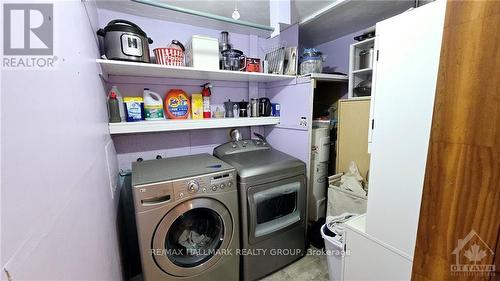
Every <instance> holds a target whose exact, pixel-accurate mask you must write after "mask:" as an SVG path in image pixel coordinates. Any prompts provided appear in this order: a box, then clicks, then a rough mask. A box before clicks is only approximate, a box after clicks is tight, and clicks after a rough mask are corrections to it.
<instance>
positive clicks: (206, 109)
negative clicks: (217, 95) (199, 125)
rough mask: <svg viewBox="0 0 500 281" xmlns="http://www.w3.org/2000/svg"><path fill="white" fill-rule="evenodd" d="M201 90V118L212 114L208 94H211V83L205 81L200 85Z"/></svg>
mask: <svg viewBox="0 0 500 281" xmlns="http://www.w3.org/2000/svg"><path fill="white" fill-rule="evenodd" d="M201 86H202V87H203V90H202V91H201V95H202V96H203V118H210V116H211V115H212V113H211V111H210V96H211V95H212V84H210V83H205V84H203V85H201Z"/></svg>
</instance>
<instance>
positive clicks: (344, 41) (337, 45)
mask: <svg viewBox="0 0 500 281" xmlns="http://www.w3.org/2000/svg"><path fill="white" fill-rule="evenodd" d="M360 33H361V32H354V33H351V34H348V35H346V36H343V37H340V38H338V39H335V40H333V41H330V42H326V43H323V44H320V45H317V46H314V48H316V49H319V50H320V51H321V52H322V53H323V54H324V55H325V56H326V58H325V61H324V62H323V67H329V68H333V71H337V72H342V73H345V74H347V73H348V72H349V46H350V45H351V44H353V43H355V42H356V41H354V39H353V38H354V36H356V35H359V34H360Z"/></svg>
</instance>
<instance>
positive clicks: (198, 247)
mask: <svg viewBox="0 0 500 281" xmlns="http://www.w3.org/2000/svg"><path fill="white" fill-rule="evenodd" d="M232 236H233V220H232V218H231V214H230V213H229V211H228V210H227V208H226V207H225V206H224V205H222V203H220V202H219V201H217V200H214V199H210V198H196V199H192V200H188V201H185V202H183V203H181V204H179V205H177V206H176V207H174V208H173V209H172V210H170V211H169V212H168V213H167V214H166V215H165V216H164V217H163V219H162V220H161V222H160V224H159V225H158V227H157V229H156V231H155V233H154V236H153V241H152V246H153V251H152V253H153V258H154V260H155V262H156V264H157V265H158V266H159V267H160V268H161V269H162V270H163V271H165V272H166V273H167V274H170V275H174V276H193V275H196V274H199V273H201V272H203V271H205V270H207V269H209V268H210V267H212V266H213V265H214V264H215V263H216V262H217V261H218V260H219V259H220V258H222V256H223V255H224V254H226V253H225V252H224V251H221V250H223V249H227V247H228V245H229V244H230V242H231V239H232Z"/></svg>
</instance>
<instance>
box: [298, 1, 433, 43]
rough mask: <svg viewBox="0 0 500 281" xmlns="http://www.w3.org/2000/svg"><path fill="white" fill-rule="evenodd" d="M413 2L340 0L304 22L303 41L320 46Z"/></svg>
mask: <svg viewBox="0 0 500 281" xmlns="http://www.w3.org/2000/svg"><path fill="white" fill-rule="evenodd" d="M427 2H428V1H427ZM414 3H415V1H414V0H377V1H369V0H365V1H359V0H341V1H338V2H337V5H336V6H335V8H333V9H330V10H328V11H326V12H325V13H323V14H321V16H318V17H316V18H314V19H312V20H310V21H308V22H306V23H303V24H301V25H300V29H299V32H300V41H301V42H302V44H304V46H305V47H312V46H317V45H319V44H321V43H325V42H328V41H332V40H335V39H337V38H340V37H342V36H344V35H348V34H351V33H353V32H356V31H359V30H363V29H366V28H368V27H371V26H374V25H375V24H376V23H377V22H379V21H381V20H384V19H387V18H390V17H392V16H395V15H397V14H400V13H402V12H404V11H406V10H408V9H409V8H411V7H413V5H414Z"/></svg>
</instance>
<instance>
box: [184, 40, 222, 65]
mask: <svg viewBox="0 0 500 281" xmlns="http://www.w3.org/2000/svg"><path fill="white" fill-rule="evenodd" d="M185 55H186V66H190V67H194V68H196V69H205V70H218V69H219V40H218V39H217V38H212V37H206V36H199V35H193V36H192V37H191V40H189V42H188V43H187V44H186V52H185Z"/></svg>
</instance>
